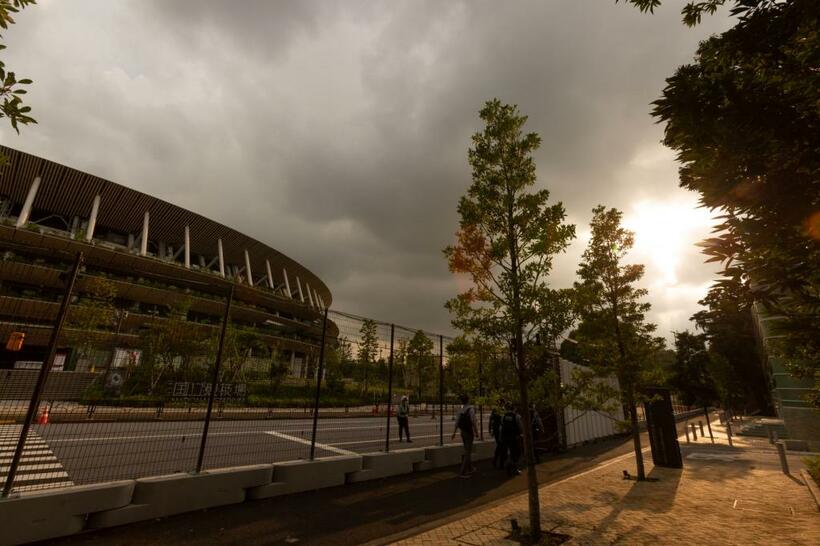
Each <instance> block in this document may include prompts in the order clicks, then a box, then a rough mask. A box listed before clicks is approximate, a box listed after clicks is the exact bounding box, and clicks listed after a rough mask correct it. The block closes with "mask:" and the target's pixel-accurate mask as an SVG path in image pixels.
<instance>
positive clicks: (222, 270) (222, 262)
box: [216, 239, 225, 277]
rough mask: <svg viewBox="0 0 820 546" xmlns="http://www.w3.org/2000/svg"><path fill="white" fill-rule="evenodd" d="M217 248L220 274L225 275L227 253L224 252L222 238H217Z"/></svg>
mask: <svg viewBox="0 0 820 546" xmlns="http://www.w3.org/2000/svg"><path fill="white" fill-rule="evenodd" d="M216 250H217V253H218V258H219V274H220V275H221V276H223V277H224V276H225V255H224V254H223V252H222V239H217V240H216Z"/></svg>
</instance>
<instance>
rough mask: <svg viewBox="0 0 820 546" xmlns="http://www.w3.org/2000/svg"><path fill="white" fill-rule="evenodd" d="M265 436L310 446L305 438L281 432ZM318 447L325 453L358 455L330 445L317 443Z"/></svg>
mask: <svg viewBox="0 0 820 546" xmlns="http://www.w3.org/2000/svg"><path fill="white" fill-rule="evenodd" d="M265 434H270V435H271V436H276V437H277V438H282V439H284V440H290V441H291V442H296V443H297V444H305V445H310V440H305V439H304V438H298V437H296V436H291V435H290V434H282V433H281V432H276V431H275V430H268V431H265ZM316 447H318V448H319V449H324V450H325V451H332V452H333V453H338V454H339V455H358V454H357V453H356V452H354V451H348V450H346V449H341V448H338V447H333V446H331V445H328V444H320V443H319V442H316Z"/></svg>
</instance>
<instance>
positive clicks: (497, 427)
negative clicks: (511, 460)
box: [490, 400, 507, 468]
mask: <svg viewBox="0 0 820 546" xmlns="http://www.w3.org/2000/svg"><path fill="white" fill-rule="evenodd" d="M503 408H504V402H503V400H499V401H498V406H496V407H494V408H493V411H492V413H491V414H490V436H492V437H493V438H494V439H495V453H493V468H504V462H505V461H506V460H507V448H506V447H505V446H504V441H503V440H502V439H501V417H502V415H503V414H504V413H503Z"/></svg>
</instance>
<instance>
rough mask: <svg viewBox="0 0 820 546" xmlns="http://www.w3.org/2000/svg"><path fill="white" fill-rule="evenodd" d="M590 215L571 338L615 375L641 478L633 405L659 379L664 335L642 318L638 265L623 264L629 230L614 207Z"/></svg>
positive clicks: (595, 364) (595, 363)
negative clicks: (574, 332)
mask: <svg viewBox="0 0 820 546" xmlns="http://www.w3.org/2000/svg"><path fill="white" fill-rule="evenodd" d="M592 214H593V216H592V222H591V223H590V228H591V230H592V236H591V238H590V240H589V244H588V245H587V248H586V250H585V251H584V254H583V256H582V261H581V264H580V265H579V267H578V276H579V277H580V278H581V282H580V283H576V290H577V291H578V302H579V313H580V316H581V324H580V325H579V327H578V332H577V338H576V339H577V340H578V341H579V346H578V348H579V351H580V352H581V354H582V355H583V356H584V357H585V359H586V362H585V364H589V365H590V366H591V367H593V368H594V369H596V370H598V371H599V372H600V373H601V375H609V374H615V376H616V377H617V378H618V383H619V385H620V389H621V393H622V400H623V403H624V406H625V407H626V409H627V411H628V413H629V420H630V423H631V429H632V441H633V444H634V447H635V459H636V464H637V477H638V480H644V479H646V475H645V472H644V465H643V455H642V453H641V437H640V430H639V428H638V412H637V403H638V401H639V400H640V399H641V393H640V389H641V387H642V386H644V385H647V384H648V383H650V382H654V381H655V380H657V379H658V374H657V372H658V370H659V367H658V366H656V365H655V362H656V361H655V359H654V354H655V353H656V352H657V351H659V350H660V349H662V348H663V339H662V338H657V337H654V336H652V332H653V331H654V330H655V325H654V324H650V323H647V322H646V321H645V319H644V315H645V313H646V312H647V311H649V309H650V305H649V303H646V302H643V301H641V300H642V299H643V297H644V296H646V294H647V291H646V290H645V289H643V288H636V286H635V285H636V283H637V282H638V281H639V280H640V279H641V277H643V274H644V267H643V265H637V264H628V265H623V264H622V262H623V260H624V258H625V256H626V254H627V253H628V252H629V250H630V249H631V248H632V245H633V243H634V234H633V233H632V232H631V231H629V230H626V229H624V228H623V227H621V218H622V213H621V212H620V211H619V210H617V209H609V210H607V209H606V208H604V207H603V206H598V207H595V208H594V209H593V210H592Z"/></svg>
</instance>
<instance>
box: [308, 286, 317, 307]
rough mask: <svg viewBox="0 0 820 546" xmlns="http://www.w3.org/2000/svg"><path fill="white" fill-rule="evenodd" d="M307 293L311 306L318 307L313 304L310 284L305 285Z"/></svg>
mask: <svg viewBox="0 0 820 546" xmlns="http://www.w3.org/2000/svg"><path fill="white" fill-rule="evenodd" d="M305 291H306V292H307V293H308V301H310V306H311V307H316V305H314V304H313V295H311V293H310V285H309V284H308V283H305Z"/></svg>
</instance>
